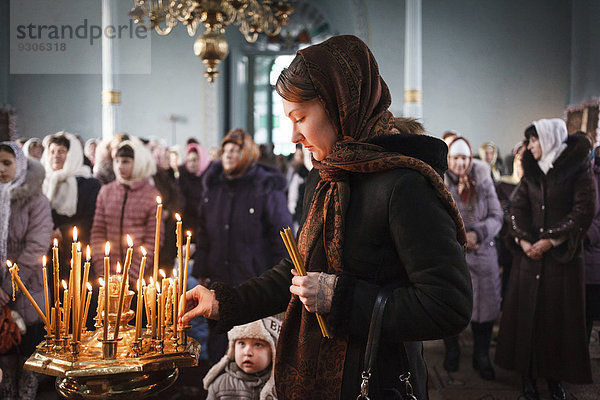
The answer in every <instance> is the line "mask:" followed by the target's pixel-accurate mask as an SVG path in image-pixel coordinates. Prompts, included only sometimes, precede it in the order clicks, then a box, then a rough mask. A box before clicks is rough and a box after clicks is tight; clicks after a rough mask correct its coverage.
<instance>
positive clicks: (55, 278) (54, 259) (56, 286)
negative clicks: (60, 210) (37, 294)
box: [52, 238, 60, 341]
mask: <svg viewBox="0 0 600 400" xmlns="http://www.w3.org/2000/svg"><path fill="white" fill-rule="evenodd" d="M52 267H53V272H54V276H53V277H52V280H53V281H54V314H55V315H54V321H55V322H54V324H55V328H54V338H55V339H56V340H57V341H58V340H60V324H59V317H58V313H59V312H60V285H59V282H58V272H59V267H58V240H56V238H55V239H54V246H52Z"/></svg>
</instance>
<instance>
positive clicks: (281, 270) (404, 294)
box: [182, 36, 472, 400]
mask: <svg viewBox="0 0 600 400" xmlns="http://www.w3.org/2000/svg"><path fill="white" fill-rule="evenodd" d="M276 88H277V91H278V93H279V94H280V95H281V96H282V97H283V99H284V100H283V103H284V110H285V113H286V115H287V116H288V117H289V118H290V119H291V120H292V122H293V132H292V141H293V142H295V143H301V144H302V145H304V147H305V149H307V150H308V151H310V152H311V153H312V157H313V161H312V162H313V166H314V167H315V168H313V170H312V171H311V172H310V173H309V175H308V177H307V182H306V191H305V195H304V207H303V213H302V215H303V216H304V217H303V220H302V227H301V229H300V233H299V238H298V245H299V250H300V253H301V255H302V257H303V259H304V260H305V266H306V270H307V271H308V275H307V276H297V273H296V272H292V271H291V269H292V268H293V267H292V263H291V262H290V261H289V259H285V260H282V261H281V262H280V263H279V264H277V265H276V266H275V267H273V268H271V269H270V270H268V271H267V272H265V273H263V274H262V275H261V276H260V277H258V278H255V279H251V280H249V281H247V282H244V283H242V284H241V285H239V286H237V287H235V288H234V287H231V286H228V285H222V284H215V285H213V286H212V289H213V290H214V291H210V290H208V289H206V288H204V287H201V286H197V287H195V288H194V289H192V290H191V291H188V292H187V294H186V300H187V303H186V310H185V311H186V312H185V314H184V315H183V316H182V320H183V322H187V321H189V320H190V319H192V318H194V317H196V316H198V315H204V316H206V317H207V318H210V319H212V320H214V321H212V323H213V324H214V329H218V330H219V331H221V332H225V331H227V330H228V329H230V328H231V327H232V326H233V325H238V324H243V323H246V322H248V321H252V320H256V319H258V318H261V317H263V316H267V315H273V314H276V313H279V312H281V311H283V310H285V309H286V308H287V311H286V316H285V320H284V322H283V327H282V330H281V334H280V336H279V341H278V345H277V361H276V363H275V382H276V389H277V396H278V398H279V399H280V400H283V399H298V400H299V399H353V398H356V396H357V394H359V392H360V386H361V371H362V368H363V365H362V363H363V358H364V353H365V346H366V342H367V334H368V331H369V323H370V321H371V313H372V311H373V306H374V304H375V300H376V298H377V295H378V293H379V292H380V290H381V289H382V288H383V287H384V286H385V287H386V288H389V289H390V290H391V292H392V294H391V296H390V298H389V300H388V303H387V306H386V307H385V312H384V315H383V319H382V321H383V326H382V333H381V343H380V346H379V349H378V351H377V359H376V364H375V365H374V368H373V370H372V377H371V378H370V379H371V380H370V382H369V388H370V390H369V396H370V397H371V398H374V399H377V398H383V397H384V396H386V397H385V398H401V397H399V396H401V395H402V394H403V393H404V391H405V387H404V385H403V384H402V383H401V382H400V380H399V379H398V377H399V375H400V374H402V373H406V372H407V371H410V373H411V382H412V384H413V387H414V389H415V394H416V396H417V398H419V399H426V398H427V387H426V386H427V370H426V367H425V363H424V360H423V356H422V353H421V350H422V347H421V344H420V343H419V341H421V340H429V339H439V338H442V337H444V336H449V335H455V334H457V333H458V332H460V331H461V330H463V329H464V327H465V326H466V325H467V324H468V322H469V319H470V316H471V311H472V291H471V279H470V277H469V272H468V269H467V266H466V263H465V258H464V254H463V249H462V245H463V244H464V243H465V232H464V228H463V225H462V219H461V218H460V214H459V212H458V210H457V209H456V205H455V204H454V202H453V200H452V196H451V194H450V193H449V192H448V191H447V190H446V187H445V186H444V183H443V180H442V177H441V176H442V175H443V172H444V170H445V168H446V149H447V148H446V145H445V144H444V143H443V142H442V141H440V140H438V139H435V138H432V137H428V136H422V135H414V134H408V133H422V132H423V128H422V126H421V125H420V124H418V123H415V122H414V121H412V120H396V119H394V117H393V115H392V114H391V112H389V111H388V107H389V105H390V103H391V96H390V93H389V90H388V89H387V86H386V84H385V82H384V81H383V79H382V78H381V77H380V75H379V72H378V68H377V63H376V61H375V59H374V57H373V55H372V53H371V52H370V50H369V49H368V47H367V46H366V45H365V44H364V43H363V42H362V41H361V40H360V39H358V38H356V37H354V36H336V37H333V38H331V39H329V40H327V41H325V42H323V43H321V44H318V45H315V46H311V47H308V48H306V49H303V50H300V51H299V52H298V55H297V56H296V58H295V59H294V61H292V63H291V64H290V66H289V67H288V68H287V69H286V70H284V72H282V74H281V75H280V77H279V80H278V83H277V86H276ZM400 132H405V133H400ZM290 284H291V287H290ZM290 292H291V293H292V294H293V296H292V298H291V301H290ZM315 312H317V313H319V314H320V315H321V316H322V317H323V319H324V321H325V324H326V326H327V328H328V330H329V333H330V334H331V336H332V338H330V339H328V338H324V337H323V335H322V333H321V330H320V328H319V324H318V322H317V318H316V317H315V315H314V313H315ZM405 347H406V349H407V353H408V361H406V359H403V358H402V357H401V355H402V354H404V348H405ZM399 390H400V392H399Z"/></svg>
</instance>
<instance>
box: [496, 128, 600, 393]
mask: <svg viewBox="0 0 600 400" xmlns="http://www.w3.org/2000/svg"><path fill="white" fill-rule="evenodd" d="M525 138H526V140H527V142H528V144H527V151H525V153H524V155H523V170H524V176H523V178H522V180H521V183H520V185H519V187H518V188H517V191H516V192H515V194H514V197H513V201H512V204H511V208H510V212H511V217H510V218H511V226H510V232H509V234H510V237H511V239H510V240H509V245H510V246H512V248H513V250H514V251H515V252H516V257H517V258H516V259H515V262H514V263H513V267H512V271H511V274H510V279H509V284H508V291H507V294H506V299H505V303H504V308H503V315H502V321H501V323H500V332H499V335H498V346H497V347H496V360H495V361H496V363H497V364H498V365H500V366H502V367H504V368H507V369H514V370H516V371H518V372H520V373H521V374H522V375H523V394H524V396H525V398H527V399H537V398H539V396H538V393H537V388H536V384H535V380H536V378H538V377H542V378H546V380H547V381H548V387H549V389H550V392H551V393H552V396H553V399H565V398H566V394H565V392H564V389H563V387H562V385H561V383H560V381H562V380H564V381H568V382H572V383H591V381H592V377H591V367H590V359H589V354H588V348H587V340H586V329H585V313H584V283H585V279H584V262H583V254H582V241H583V237H584V235H585V232H586V230H587V228H588V227H589V226H590V223H591V221H592V217H593V215H594V201H595V200H594V196H595V189H594V182H593V179H592V175H591V170H590V163H589V154H590V147H591V146H590V142H589V141H588V140H587V139H586V138H585V137H584V136H582V135H578V134H576V135H572V136H568V134H567V129H566V125H565V122H564V121H563V120H561V119H550V120H539V121H536V122H534V124H533V125H532V126H530V127H529V128H527V130H526V131H525Z"/></svg>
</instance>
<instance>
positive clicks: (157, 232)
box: [152, 196, 163, 282]
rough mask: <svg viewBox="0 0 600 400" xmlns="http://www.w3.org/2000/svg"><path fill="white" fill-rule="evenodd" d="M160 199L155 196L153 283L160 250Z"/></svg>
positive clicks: (155, 279)
mask: <svg viewBox="0 0 600 400" xmlns="http://www.w3.org/2000/svg"><path fill="white" fill-rule="evenodd" d="M162 207H163V205H162V199H161V198H160V196H156V228H155V234H154V265H153V267H154V271H153V273H152V278H154V282H157V281H158V256H159V249H160V221H161V216H162Z"/></svg>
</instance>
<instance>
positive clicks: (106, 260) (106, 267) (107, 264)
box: [103, 242, 110, 341]
mask: <svg viewBox="0 0 600 400" xmlns="http://www.w3.org/2000/svg"><path fill="white" fill-rule="evenodd" d="M109 278H110V242H106V245H105V246H104V333H103V335H104V336H103V338H104V340H105V341H106V340H108V309H109V307H108V303H109V301H110V299H109V293H108V286H109V285H108V282H109Z"/></svg>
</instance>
